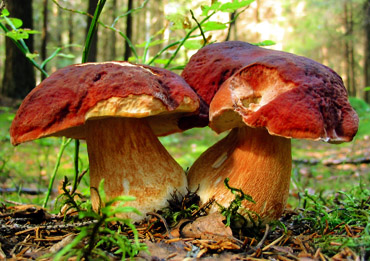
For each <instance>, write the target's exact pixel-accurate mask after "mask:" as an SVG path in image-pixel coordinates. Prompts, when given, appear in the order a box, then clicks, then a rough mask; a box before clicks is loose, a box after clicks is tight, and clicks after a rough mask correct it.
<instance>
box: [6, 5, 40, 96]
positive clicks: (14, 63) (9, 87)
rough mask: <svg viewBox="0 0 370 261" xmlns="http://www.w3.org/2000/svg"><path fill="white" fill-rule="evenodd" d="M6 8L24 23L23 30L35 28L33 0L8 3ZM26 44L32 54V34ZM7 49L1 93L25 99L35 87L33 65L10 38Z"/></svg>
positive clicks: (11, 14)
mask: <svg viewBox="0 0 370 261" xmlns="http://www.w3.org/2000/svg"><path fill="white" fill-rule="evenodd" d="M6 7H7V9H8V10H9V12H10V16H11V17H16V18H19V19H21V20H22V21H23V28H33V23H32V0H28V1H24V0H11V1H7V5H6ZM25 42H26V44H27V46H28V48H29V50H30V52H33V37H32V34H31V35H30V36H29V38H28V39H25ZM5 49H6V54H5V55H6V58H5V69H4V78H3V83H2V90H1V92H2V94H3V95H4V96H7V97H11V98H16V99H23V98H24V97H25V96H26V95H27V94H28V93H29V92H30V91H31V90H32V89H33V88H34V87H35V82H36V81H35V71H34V68H33V65H32V64H31V62H30V61H29V60H28V59H27V58H26V57H25V56H24V54H23V53H22V52H21V51H20V50H19V49H18V48H17V46H16V45H15V44H14V43H13V41H12V40H11V39H10V38H8V37H6V40H5Z"/></svg>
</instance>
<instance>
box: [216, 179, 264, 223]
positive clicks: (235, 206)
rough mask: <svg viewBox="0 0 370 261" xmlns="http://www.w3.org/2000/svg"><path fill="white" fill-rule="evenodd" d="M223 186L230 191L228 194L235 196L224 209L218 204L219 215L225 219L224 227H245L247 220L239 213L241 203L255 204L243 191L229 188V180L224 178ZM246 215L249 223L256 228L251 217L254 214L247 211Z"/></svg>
mask: <svg viewBox="0 0 370 261" xmlns="http://www.w3.org/2000/svg"><path fill="white" fill-rule="evenodd" d="M224 184H225V186H226V188H227V189H228V190H230V192H231V193H232V194H234V196H235V198H234V199H233V200H232V201H231V202H230V205H229V206H228V207H224V206H222V205H219V204H218V206H219V207H220V212H221V214H222V215H224V216H225V217H226V226H232V225H235V224H238V225H240V224H241V225H247V224H248V220H247V219H246V218H245V217H244V216H243V215H242V214H240V213H239V209H242V208H243V207H242V202H243V201H244V200H246V201H250V202H252V203H256V202H255V201H254V200H253V198H252V197H251V196H249V195H247V194H245V193H244V192H243V190H241V189H237V188H233V187H231V186H230V185H229V178H226V179H225V180H224ZM247 214H248V215H249V220H250V222H252V223H253V225H254V226H257V224H256V223H255V221H254V218H253V217H252V215H256V214H255V213H250V212H249V211H247Z"/></svg>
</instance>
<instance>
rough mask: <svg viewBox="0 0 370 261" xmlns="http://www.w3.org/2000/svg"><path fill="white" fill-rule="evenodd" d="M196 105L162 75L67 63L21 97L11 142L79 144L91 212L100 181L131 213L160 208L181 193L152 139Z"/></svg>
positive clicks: (173, 169) (123, 66) (183, 86)
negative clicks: (125, 199) (85, 158)
mask: <svg viewBox="0 0 370 261" xmlns="http://www.w3.org/2000/svg"><path fill="white" fill-rule="evenodd" d="M198 107H199V98H198V96H197V95H196V94H195V93H194V91H193V90H192V89H191V88H190V87H189V86H188V85H187V83H186V82H185V81H184V80H183V79H182V78H181V77H180V76H178V75H176V74H175V73H172V72H170V71H167V70H165V69H159V68H155V67H150V66H144V65H134V64H130V63H127V62H104V63H85V64H78V65H71V66H68V67H65V68H62V69H60V70H58V71H56V72H55V73H53V74H52V75H51V76H50V77H48V78H47V79H45V80H44V81H43V82H42V83H41V84H40V85H39V86H37V87H36V88H35V89H34V90H33V91H32V92H31V93H30V94H29V95H28V96H27V97H26V98H25V100H24V101H23V103H22V104H21V106H20V108H19V110H18V112H17V114H16V117H15V119H14V121H13V123H12V126H11V128H10V134H11V142H12V143H13V144H14V145H17V144H19V143H22V142H26V141H31V140H35V139H39V138H43V137H48V136H66V137H71V138H75V139H86V143H87V150H88V154H89V163H90V186H91V200H92V205H93V208H94V210H98V208H99V206H100V200H99V195H98V194H97V187H98V185H99V183H100V181H101V180H102V179H103V178H104V179H105V183H104V190H105V193H106V195H107V197H108V199H111V198H113V197H116V196H119V195H132V196H135V197H136V201H135V203H134V204H135V207H136V208H137V209H138V210H139V211H141V212H142V213H147V212H149V211H153V210H155V209H160V208H163V207H164V206H166V204H167V200H168V199H169V198H170V197H171V193H174V192H175V191H178V192H181V193H185V192H186V186H187V182H186V176H185V174H184V171H183V169H182V168H181V167H180V165H179V164H178V163H177V162H176V161H175V160H174V159H173V158H172V157H171V156H170V154H169V153H168V152H167V151H166V149H165V148H164V147H163V146H162V144H161V143H160V142H159V140H158V138H157V136H158V135H166V134H169V133H173V132H177V131H181V129H180V128H179V126H178V121H179V119H180V118H181V117H183V116H187V115H188V114H190V113H193V112H196V111H197V109H198ZM130 217H132V218H133V219H134V220H139V219H141V218H143V217H144V216H142V217H139V216H137V215H136V214H134V215H133V216H130Z"/></svg>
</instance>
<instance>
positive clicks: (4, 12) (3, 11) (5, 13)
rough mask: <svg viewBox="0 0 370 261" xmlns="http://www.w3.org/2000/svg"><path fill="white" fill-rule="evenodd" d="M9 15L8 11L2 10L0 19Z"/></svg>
mask: <svg viewBox="0 0 370 261" xmlns="http://www.w3.org/2000/svg"><path fill="white" fill-rule="evenodd" d="M9 15H10V13H9V11H8V9H6V8H4V9H3V10H2V11H1V15H0V17H2V16H9Z"/></svg>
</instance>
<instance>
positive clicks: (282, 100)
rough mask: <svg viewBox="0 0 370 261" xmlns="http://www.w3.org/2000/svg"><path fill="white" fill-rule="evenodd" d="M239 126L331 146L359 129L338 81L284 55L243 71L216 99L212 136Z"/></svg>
mask: <svg viewBox="0 0 370 261" xmlns="http://www.w3.org/2000/svg"><path fill="white" fill-rule="evenodd" d="M234 113H235V114H236V115H233V114H234ZM242 122H244V123H245V124H246V125H248V126H250V127H254V128H260V127H265V128H266V129H267V130H268V131H269V133H270V134H273V135H278V136H283V137H287V138H304V139H313V140H319V139H320V140H324V141H328V142H335V143H336V142H345V141H351V140H352V138H353V137H354V135H355V134H356V132H357V129H358V116H357V114H356V112H355V111H354V110H353V109H352V107H351V105H350V103H349V101H348V96H347V91H346V89H345V87H344V85H343V81H342V79H341V78H340V76H338V75H337V74H336V73H335V72H334V71H333V70H331V69H330V68H328V67H326V66H324V65H322V64H319V63H317V62H315V61H313V60H311V59H308V58H305V57H300V56H296V55H293V54H289V53H284V52H277V53H276V54H274V53H271V52H269V54H268V55H266V56H264V57H262V56H261V57H259V58H258V59H257V61H256V62H254V63H253V64H250V65H247V66H245V67H243V68H242V69H240V70H239V71H237V72H236V73H235V74H234V75H233V76H232V77H230V78H228V79H227V80H226V81H225V82H224V83H223V85H222V86H221V88H220V89H219V91H218V92H217V93H216V95H215V96H214V98H213V100H212V102H211V106H210V126H211V127H212V128H213V129H214V130H216V131H217V132H222V131H225V130H227V129H231V128H234V127H238V126H241V123H242Z"/></svg>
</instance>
